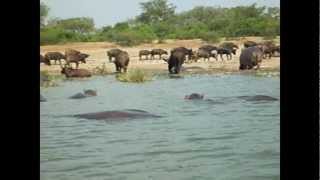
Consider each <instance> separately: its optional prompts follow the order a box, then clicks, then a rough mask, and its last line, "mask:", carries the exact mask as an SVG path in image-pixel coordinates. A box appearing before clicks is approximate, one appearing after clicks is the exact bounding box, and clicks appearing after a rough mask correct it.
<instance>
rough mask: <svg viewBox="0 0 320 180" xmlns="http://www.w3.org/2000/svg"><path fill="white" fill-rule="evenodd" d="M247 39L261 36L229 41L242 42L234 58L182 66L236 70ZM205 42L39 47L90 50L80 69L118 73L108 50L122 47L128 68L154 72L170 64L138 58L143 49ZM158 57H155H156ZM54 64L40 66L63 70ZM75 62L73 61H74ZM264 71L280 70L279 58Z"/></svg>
mask: <svg viewBox="0 0 320 180" xmlns="http://www.w3.org/2000/svg"><path fill="white" fill-rule="evenodd" d="M246 40H254V41H258V42H259V41H261V40H262V39H261V38H259V37H251V38H245V39H241V40H238V41H230V42H234V43H236V44H238V45H239V47H240V49H239V50H238V51H237V54H236V55H233V57H232V60H227V59H226V57H224V61H221V59H220V58H219V60H218V61H216V60H215V59H213V58H211V59H210V61H209V62H204V61H203V59H200V61H198V62H196V63H195V62H194V63H189V64H184V65H183V67H184V68H185V70H186V71H199V72H237V71H238V68H239V56H240V51H241V48H243V42H244V41H246ZM204 44H206V43H205V42H202V41H201V40H198V39H196V40H167V41H166V42H165V43H163V44H157V43H152V44H142V45H139V46H134V47H120V46H118V45H116V44H113V43H109V42H94V43H92V42H88V43H70V44H63V45H48V46H40V53H41V54H45V53H46V52H50V51H59V52H62V53H64V51H65V49H66V48H73V49H76V50H79V51H81V52H84V53H87V54H89V55H90V57H89V58H88V59H87V63H86V64H80V65H79V68H84V69H89V70H93V69H94V68H96V67H97V66H101V65H103V64H104V63H105V65H106V68H107V70H108V71H110V72H115V66H114V64H113V63H109V60H108V57H107V54H106V51H108V50H109V49H112V48H120V49H122V50H125V51H127V52H128V53H129V55H130V63H129V68H128V69H129V71H130V69H133V68H139V69H144V70H151V71H167V68H168V65H167V63H166V62H165V61H163V60H142V61H140V60H139V56H138V52H139V50H142V49H148V50H151V49H153V48H161V49H165V50H167V51H170V49H172V48H175V47H179V46H185V47H187V48H192V49H193V50H196V49H198V48H199V47H200V46H201V45H204ZM157 58H158V56H156V59H157ZM51 62H52V63H53V65H51V66H46V65H44V64H41V65H40V70H41V71H44V70H45V71H48V72H49V73H52V74H58V73H60V70H61V69H60V66H59V65H54V61H51ZM73 65H74V64H73ZM261 69H262V70H270V71H279V69H280V58H279V57H272V58H271V59H264V60H263V62H262V64H261Z"/></svg>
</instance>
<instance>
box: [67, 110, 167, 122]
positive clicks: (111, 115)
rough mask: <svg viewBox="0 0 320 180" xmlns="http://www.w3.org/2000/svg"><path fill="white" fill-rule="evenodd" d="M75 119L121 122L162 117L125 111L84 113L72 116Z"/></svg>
mask: <svg viewBox="0 0 320 180" xmlns="http://www.w3.org/2000/svg"><path fill="white" fill-rule="evenodd" d="M73 117H76V118H83V119H93V120H121V119H141V118H160V117H162V116H159V115H154V114H151V113H149V112H147V111H143V110H135V109H127V110H122V111H102V112H94V113H84V114H76V115H73Z"/></svg>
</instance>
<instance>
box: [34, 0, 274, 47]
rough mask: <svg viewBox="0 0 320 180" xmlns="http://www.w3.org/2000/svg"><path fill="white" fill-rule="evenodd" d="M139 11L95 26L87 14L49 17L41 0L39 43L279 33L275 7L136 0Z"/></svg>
mask: <svg viewBox="0 0 320 180" xmlns="http://www.w3.org/2000/svg"><path fill="white" fill-rule="evenodd" d="M140 5H141V8H142V13H141V14H140V15H138V16H137V17H134V18H133V19H130V20H128V21H125V22H119V23H117V24H115V25H114V26H104V27H102V28H100V29H97V28H95V25H94V21H93V19H92V18H89V17H79V18H71V19H57V18H54V19H49V20H48V22H47V23H44V22H45V20H46V17H47V15H48V12H49V8H48V7H47V6H46V5H45V4H44V3H41V8H40V10H41V12H40V23H41V24H40V27H41V31H40V44H41V45H45V44H57V43H65V42H89V41H91V42H97V41H109V42H115V43H117V44H120V45H123V46H132V45H138V44H141V43H149V42H152V41H153V40H158V41H160V42H162V41H163V40H164V39H195V38H200V39H203V40H205V41H207V42H213V43H215V42H219V41H220V38H221V37H227V38H235V37H242V36H263V37H265V39H272V38H274V37H275V36H278V35H279V34H280V9H279V8H278V7H269V8H267V7H257V5H256V4H253V5H250V6H238V7H233V8H222V7H203V6H198V7H195V8H193V9H191V10H189V11H185V12H181V13H176V12H175V8H176V7H175V6H174V5H173V4H169V3H168V2H167V0H151V1H148V2H143V3H140Z"/></svg>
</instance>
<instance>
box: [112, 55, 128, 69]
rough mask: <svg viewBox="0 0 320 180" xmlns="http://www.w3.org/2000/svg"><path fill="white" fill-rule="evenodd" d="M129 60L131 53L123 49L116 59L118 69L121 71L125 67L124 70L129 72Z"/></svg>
mask: <svg viewBox="0 0 320 180" xmlns="http://www.w3.org/2000/svg"><path fill="white" fill-rule="evenodd" d="M129 61H130V58H129V54H128V53H127V52H125V51H121V52H120V53H119V54H118V55H117V56H116V59H115V60H114V64H115V66H116V71H117V72H120V73H121V69H123V71H124V72H127V69H128V65H129Z"/></svg>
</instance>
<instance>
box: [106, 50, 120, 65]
mask: <svg viewBox="0 0 320 180" xmlns="http://www.w3.org/2000/svg"><path fill="white" fill-rule="evenodd" d="M121 52H122V50H121V49H117V48H115V49H110V50H109V51H107V56H108V57H109V62H112V58H116V56H118V54H120V53H121Z"/></svg>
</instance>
